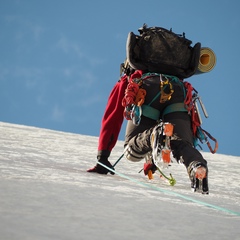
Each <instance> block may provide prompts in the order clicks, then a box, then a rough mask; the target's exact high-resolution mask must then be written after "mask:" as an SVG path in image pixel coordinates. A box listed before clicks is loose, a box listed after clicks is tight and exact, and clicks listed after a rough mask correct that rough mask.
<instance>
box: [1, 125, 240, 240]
mask: <svg viewBox="0 0 240 240" xmlns="http://www.w3.org/2000/svg"><path fill="white" fill-rule="evenodd" d="M0 130H1V136H0V187H1V189H0V190H1V191H0V239H2V240H13V239H16V240H19V239H24V240H27V239H29V240H30V239H31V240H35V239H51V240H52V239H57V240H61V239H71V240H74V239H85V240H86V239H87V240H88V239H89V240H95V239H97V240H99V239H104V240H108V239H114V240H118V239H121V240H125V239H126V240H130V239H138V240H141V239H149V240H150V239H151V240H154V239H165V240H168V239H173V240H177V239H195V240H198V239H199V240H200V239H201V240H202V239H205V240H207V239H209V240H214V239H217V240H219V239H221V240H224V239H227V240H229V239H231V240H233V239H240V237H239V234H240V230H239V226H240V185H239V183H240V181H239V173H238V172H239V165H240V157H236V156H226V155H220V154H214V155H213V154H211V153H206V152H203V153H202V154H203V155H204V157H205V158H206V159H207V160H208V164H209V187H210V194H209V195H202V194H200V193H193V192H192V191H191V189H190V182H189V179H188V176H187V172H186V169H185V168H184V166H183V165H179V164H177V163H176V162H175V161H174V162H173V163H172V166H171V167H170V168H169V169H167V170H166V173H170V172H171V173H172V174H173V176H174V178H175V179H176V180H177V183H176V185H175V186H173V187H172V186H169V184H168V183H167V182H166V181H164V180H162V179H160V178H159V176H158V175H156V174H155V176H154V179H153V180H152V181H150V180H148V179H147V177H145V176H144V174H143V172H141V173H138V172H139V170H141V168H142V166H143V162H140V163H131V162H128V161H127V160H126V159H124V158H123V159H122V160H121V161H120V162H119V163H118V164H117V165H116V167H115V169H116V171H117V172H119V173H123V174H124V176H125V175H126V176H127V177H128V178H129V179H127V178H124V176H119V175H118V174H115V175H114V176H112V175H110V174H108V175H99V174H96V173H87V172H86V170H87V169H88V168H90V167H93V166H94V165H95V163H96V153H97V142H98V138H97V137H91V136H85V135H78V134H72V133H65V132H57V131H52V130H48V129H40V128H34V127H28V126H22V125H15V124H9V123H3V122H0ZM122 151H123V142H121V141H119V142H118V143H117V145H116V147H115V148H114V151H113V153H112V155H111V158H110V161H111V162H112V163H114V162H115V161H116V160H117V159H118V158H119V157H120V156H121V154H122ZM139 183H140V184H139ZM141 183H142V184H141ZM172 193H173V194H172Z"/></svg>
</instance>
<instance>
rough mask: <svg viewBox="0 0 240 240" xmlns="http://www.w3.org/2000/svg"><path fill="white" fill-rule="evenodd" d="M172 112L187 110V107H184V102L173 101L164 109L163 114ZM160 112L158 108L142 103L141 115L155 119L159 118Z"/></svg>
mask: <svg viewBox="0 0 240 240" xmlns="http://www.w3.org/2000/svg"><path fill="white" fill-rule="evenodd" d="M172 112H187V109H186V108H185V105H184V103H173V104H171V105H169V106H167V107H166V108H165V109H164V111H163V116H164V115H166V114H168V113H172ZM160 114H161V112H160V111H159V110H158V109H156V108H153V107H151V106H149V105H145V104H143V105H142V115H143V116H145V117H148V118H151V119H153V120H156V121H157V120H159V119H160Z"/></svg>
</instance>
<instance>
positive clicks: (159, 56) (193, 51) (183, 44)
mask: <svg viewBox="0 0 240 240" xmlns="http://www.w3.org/2000/svg"><path fill="white" fill-rule="evenodd" d="M138 31H139V33H140V35H135V34H134V33H133V32H130V33H129V34H128V38H127V45H126V52H127V61H128V63H129V65H130V67H131V68H133V69H135V70H143V71H149V72H157V73H163V74H168V75H173V76H177V77H179V78H181V79H183V78H188V77H190V76H192V75H193V74H194V73H195V72H196V70H197V67H198V64H199V57H200V49H201V44H200V43H196V44H195V45H194V47H191V44H192V41H190V40H188V39H187V38H185V34H184V33H183V34H182V35H179V34H175V33H174V32H172V30H167V29H165V28H162V27H150V28H148V27H147V25H146V24H144V25H143V27H142V28H140V29H139V30H138Z"/></svg>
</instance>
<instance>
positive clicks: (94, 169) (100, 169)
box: [87, 156, 115, 175]
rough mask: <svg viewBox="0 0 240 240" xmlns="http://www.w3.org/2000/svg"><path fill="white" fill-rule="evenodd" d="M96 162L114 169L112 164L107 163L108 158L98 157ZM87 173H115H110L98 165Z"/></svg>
mask: <svg viewBox="0 0 240 240" xmlns="http://www.w3.org/2000/svg"><path fill="white" fill-rule="evenodd" d="M98 162H100V163H102V164H104V165H106V166H107V167H109V168H111V169H113V170H115V169H114V167H113V166H112V164H111V163H110V162H109V161H108V158H107V157H105V156H102V157H98ZM87 172H96V173H99V174H108V173H109V172H110V173H111V174H112V175H114V174H115V173H114V172H112V171H109V170H108V169H107V168H105V167H103V166H102V165H100V164H98V163H97V165H96V166H95V167H93V168H90V169H88V170H87Z"/></svg>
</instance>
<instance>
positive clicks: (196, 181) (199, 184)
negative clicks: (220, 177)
mask: <svg viewBox="0 0 240 240" xmlns="http://www.w3.org/2000/svg"><path fill="white" fill-rule="evenodd" d="M188 174H189V178H190V180H191V188H192V190H193V191H194V192H196V191H197V192H201V193H202V194H209V189H208V168H207V166H206V165H204V164H203V163H201V162H197V161H193V162H192V163H191V164H190V165H189V166H188Z"/></svg>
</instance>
